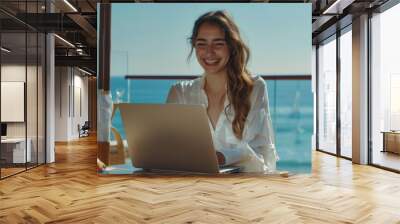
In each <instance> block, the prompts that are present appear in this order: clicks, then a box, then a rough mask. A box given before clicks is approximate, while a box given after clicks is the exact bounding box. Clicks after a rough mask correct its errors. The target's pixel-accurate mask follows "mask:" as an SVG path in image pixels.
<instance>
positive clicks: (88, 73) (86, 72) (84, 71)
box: [78, 67, 93, 76]
mask: <svg viewBox="0 0 400 224" xmlns="http://www.w3.org/2000/svg"><path fill="white" fill-rule="evenodd" d="M78 70H79V71H81V72H83V73H85V74H87V75H89V76H92V75H93V74H92V73H90V72H88V71H86V70H83V69H81V68H79V67H78Z"/></svg>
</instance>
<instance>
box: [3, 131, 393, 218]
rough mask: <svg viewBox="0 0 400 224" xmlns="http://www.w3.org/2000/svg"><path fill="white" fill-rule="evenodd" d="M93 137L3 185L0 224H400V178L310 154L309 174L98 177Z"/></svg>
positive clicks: (60, 150)
mask: <svg viewBox="0 0 400 224" xmlns="http://www.w3.org/2000/svg"><path fill="white" fill-rule="evenodd" d="M95 161H96V142H95V139H94V138H86V139H85V140H82V141H77V142H71V143H69V144H59V145H57V150H56V163H55V164H51V165H47V166H42V167H39V168H36V169H33V170H30V171H28V172H26V173H22V174H19V175H17V176H13V177H10V178H7V179H5V180H2V181H0V223H118V224H120V223H373V224H376V223H384V224H386V223H400V175H399V174H395V173H391V172H387V171H384V170H380V169H377V168H374V167H368V166H359V165H352V164H351V162H350V161H347V160H343V159H337V158H335V157H333V156H330V155H326V154H323V153H318V152H314V153H313V172H312V174H310V175H294V176H290V177H288V178H285V177H251V176H240V177H196V176H186V177H182V176H181V177H179V176H175V177H173V176H168V177H155V176H148V177H145V176H143V177H133V176H108V177H101V176H97V174H96V162H95Z"/></svg>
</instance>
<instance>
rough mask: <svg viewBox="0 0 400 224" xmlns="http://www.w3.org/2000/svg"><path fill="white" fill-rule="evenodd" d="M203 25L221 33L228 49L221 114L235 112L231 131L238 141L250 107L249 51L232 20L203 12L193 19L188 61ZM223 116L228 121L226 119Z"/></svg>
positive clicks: (215, 12) (224, 14) (221, 12)
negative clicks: (225, 105) (223, 107)
mask: <svg viewBox="0 0 400 224" xmlns="http://www.w3.org/2000/svg"><path fill="white" fill-rule="evenodd" d="M204 23H209V24H213V25H217V26H219V27H220V28H221V29H222V30H223V32H224V34H225V41H226V42H227V45H228V48H229V60H228V63H227V73H228V81H227V82H228V83H227V86H228V88H227V89H228V92H227V95H228V99H229V105H228V106H227V107H226V108H225V114H227V109H230V108H231V106H232V107H233V109H234V111H235V117H234V119H233V121H232V130H233V133H234V134H235V136H236V137H237V138H238V139H242V137H243V130H244V125H245V122H246V118H247V115H248V114H249V111H250V108H251V102H250V94H251V91H252V90H253V80H252V79H251V77H250V73H249V71H248V70H247V68H246V66H247V63H248V61H249V58H250V50H249V48H248V47H247V46H246V44H245V43H244V42H243V40H242V38H241V37H240V32H239V29H238V27H237V26H236V24H235V23H234V21H233V19H232V18H231V17H230V16H229V15H228V13H227V12H226V11H219V10H218V11H211V12H207V13H205V14H203V15H202V16H200V17H199V18H198V19H197V20H196V22H195V24H194V27H193V31H192V36H191V37H190V44H191V51H190V54H189V57H188V58H190V56H191V55H192V53H193V48H194V46H195V42H196V38H197V35H198V31H199V28H200V26H201V25H202V24H204ZM227 117H228V118H229V116H227Z"/></svg>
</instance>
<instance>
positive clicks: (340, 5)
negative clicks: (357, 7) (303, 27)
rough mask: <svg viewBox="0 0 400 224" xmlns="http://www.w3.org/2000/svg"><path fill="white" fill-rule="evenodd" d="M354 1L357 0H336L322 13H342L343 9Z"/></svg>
mask: <svg viewBox="0 0 400 224" xmlns="http://www.w3.org/2000/svg"><path fill="white" fill-rule="evenodd" d="M354 1H355V0H336V1H335V2H334V3H333V4H332V5H330V6H329V7H328V8H327V9H325V10H324V12H323V13H322V14H324V15H326V14H342V13H343V10H344V9H345V8H346V7H347V6H349V5H351V4H352V3H353V2H354Z"/></svg>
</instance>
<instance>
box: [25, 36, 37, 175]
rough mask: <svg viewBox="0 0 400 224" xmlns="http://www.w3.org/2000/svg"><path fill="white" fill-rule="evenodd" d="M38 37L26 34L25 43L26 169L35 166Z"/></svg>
mask: <svg viewBox="0 0 400 224" xmlns="http://www.w3.org/2000/svg"><path fill="white" fill-rule="evenodd" d="M37 42H38V36H37V33H36V32H28V33H27V43H28V46H27V48H28V51H27V52H28V55H27V59H28V62H27V80H26V91H27V93H26V116H27V123H26V124H27V131H28V132H27V142H28V144H29V146H28V148H30V151H31V153H30V154H28V156H30V158H29V159H28V164H27V166H28V168H30V167H34V166H36V165H37V156H38V154H37V149H38V148H37V146H38V144H37V132H38V130H37V129H38V125H37V121H38V120H37V115H38V113H37V109H38V108H37V103H38V102H37V98H38V95H37V93H38V92H37V91H38V88H37V81H38V77H37V74H38V68H37V63H38V57H37V53H38V52H37V51H38V49H37V45H38V43H37Z"/></svg>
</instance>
